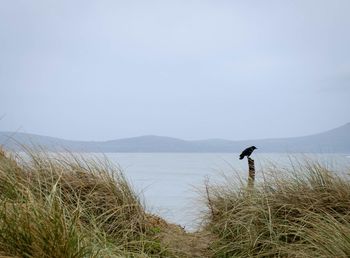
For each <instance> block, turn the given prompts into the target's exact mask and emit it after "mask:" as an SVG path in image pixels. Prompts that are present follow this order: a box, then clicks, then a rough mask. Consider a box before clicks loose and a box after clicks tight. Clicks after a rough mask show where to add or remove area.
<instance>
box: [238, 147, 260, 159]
mask: <svg viewBox="0 0 350 258" xmlns="http://www.w3.org/2000/svg"><path fill="white" fill-rule="evenodd" d="M255 149H257V147H255V146H251V147H249V148H246V149H245V150H244V151H242V153H241V155H239V159H243V158H244V157H245V156H247V157H248V158H249V156H250V155H252V153H253V151H254V150H255Z"/></svg>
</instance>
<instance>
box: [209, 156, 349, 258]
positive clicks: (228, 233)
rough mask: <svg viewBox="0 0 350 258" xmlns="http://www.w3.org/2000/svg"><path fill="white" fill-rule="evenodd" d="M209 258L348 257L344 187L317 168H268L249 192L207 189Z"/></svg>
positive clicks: (230, 186)
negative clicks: (210, 251) (211, 241)
mask: <svg viewBox="0 0 350 258" xmlns="http://www.w3.org/2000/svg"><path fill="white" fill-rule="evenodd" d="M206 188H207V200H206V203H207V206H208V213H207V214H206V224H205V228H206V229H207V230H209V231H210V232H211V233H212V234H213V235H215V239H216V241H214V242H213V243H212V245H211V248H212V250H213V252H214V257H349V256H350V181H349V178H348V176H346V175H342V176H338V175H337V174H336V173H334V172H332V171H330V170H328V169H327V168H325V167H324V166H323V165H321V164H319V163H317V162H310V161H305V162H303V163H298V164H297V166H292V168H290V169H284V170H282V169H280V168H276V167H274V168H272V169H268V170H267V171H265V174H264V180H263V182H260V183H259V184H257V185H256V186H255V188H254V189H247V188H246V187H245V185H241V186H240V187H237V184H236V183H235V181H233V180H228V181H227V182H226V183H225V185H220V186H218V185H207V187H206Z"/></svg>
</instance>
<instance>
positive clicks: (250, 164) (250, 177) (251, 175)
mask: <svg viewBox="0 0 350 258" xmlns="http://www.w3.org/2000/svg"><path fill="white" fill-rule="evenodd" d="M248 168H249V174H248V188H250V189H252V188H254V181H255V165H254V160H253V159H251V158H250V157H248Z"/></svg>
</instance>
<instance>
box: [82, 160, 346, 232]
mask: <svg viewBox="0 0 350 258" xmlns="http://www.w3.org/2000/svg"><path fill="white" fill-rule="evenodd" d="M89 155H91V154H89ZM94 156H97V157H99V156H101V154H94ZM105 156H107V158H108V159H109V160H111V161H112V162H113V163H115V164H117V165H119V166H120V167H121V168H122V169H123V171H124V173H125V175H126V177H127V178H128V179H129V181H130V182H131V184H132V185H133V186H134V188H135V189H136V191H137V192H138V193H140V194H141V195H142V199H143V200H144V202H145V204H146V208H147V210H148V211H150V212H153V213H155V214H158V215H160V216H162V217H163V218H165V219H167V220H168V221H170V222H173V223H176V224H180V225H182V226H185V227H186V229H189V230H193V229H195V228H196V226H197V225H198V223H199V222H200V219H199V218H198V216H197V214H198V212H199V211H200V210H203V209H204V205H203V204H202V203H201V202H200V201H199V194H198V191H197V190H196V189H198V188H202V187H203V185H204V181H205V178H207V177H209V179H210V180H211V181H215V180H219V179H220V178H221V174H222V173H225V174H234V173H240V174H241V176H242V177H244V178H245V177H246V172H245V171H247V161H246V160H243V161H241V160H239V159H238V154H227V153H225V154H217V153H206V154H197V153H107V154H105ZM253 156H254V157H253V158H254V159H255V164H256V169H257V179H258V178H259V169H260V170H261V169H262V168H263V167H264V166H266V165H267V164H268V163H269V162H270V161H272V162H274V163H277V164H281V165H285V166H288V165H290V158H291V157H290V156H288V155H281V154H255V155H253ZM294 157H298V158H299V159H302V158H303V157H304V155H303V156H301V155H293V156H292V158H294ZM307 157H311V158H313V159H317V160H318V161H320V162H322V163H325V164H326V165H327V166H329V167H333V168H335V169H339V170H341V169H342V168H344V167H350V156H349V154H317V155H315V154H312V155H307ZM234 171H236V172H234ZM237 171H238V172H237Z"/></svg>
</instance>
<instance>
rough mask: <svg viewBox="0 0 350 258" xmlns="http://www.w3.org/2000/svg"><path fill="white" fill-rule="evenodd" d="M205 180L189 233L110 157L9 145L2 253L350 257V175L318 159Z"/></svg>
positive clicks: (0, 215) (0, 176) (2, 160)
mask: <svg viewBox="0 0 350 258" xmlns="http://www.w3.org/2000/svg"><path fill="white" fill-rule="evenodd" d="M344 172H347V171H344ZM257 173H260V174H261V173H263V180H262V181H261V182H256V185H255V187H254V189H247V188H246V181H245V180H233V179H232V178H228V179H227V180H226V182H225V183H221V184H210V183H207V184H206V185H205V193H204V194H203V197H204V199H205V204H206V205H207V211H206V212H205V213H204V214H203V215H204V218H203V222H202V224H203V227H202V228H201V230H200V231H199V232H196V233H187V232H185V231H184V230H182V229H181V228H180V227H178V226H176V225H172V224H169V223H168V222H166V221H165V220H163V219H162V218H160V217H158V216H156V215H152V214H148V213H147V212H146V211H145V208H144V205H143V203H142V200H141V199H140V197H139V196H138V195H137V194H136V193H135V192H134V190H133V189H132V187H131V186H130V184H129V183H128V181H127V180H126V179H125V177H124V176H123V173H122V172H121V171H120V169H118V168H117V167H115V166H113V165H112V164H109V163H108V161H105V160H103V161H98V160H93V159H90V160H84V159H83V158H82V157H75V156H68V157H67V156H58V155H54V156H52V155H51V156H50V155H48V154H45V153H42V152H41V154H40V153H34V152H32V153H29V154H28V157H26V158H25V159H19V158H18V157H14V156H10V155H9V154H8V153H4V152H3V151H2V150H1V149H0V257H28V258H29V257H76V258H79V257H181V258H182V257H184V258H186V257H349V256H350V180H349V178H348V175H346V174H345V175H342V176H338V175H337V174H336V173H334V172H333V171H331V170H329V169H327V168H326V167H325V166H323V165H322V164H320V163H317V162H310V161H305V162H300V163H298V162H294V163H293V166H291V167H290V168H288V169H283V168H281V167H278V166H272V167H271V168H267V169H266V168H265V169H264V170H263V171H260V170H259V171H257Z"/></svg>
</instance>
